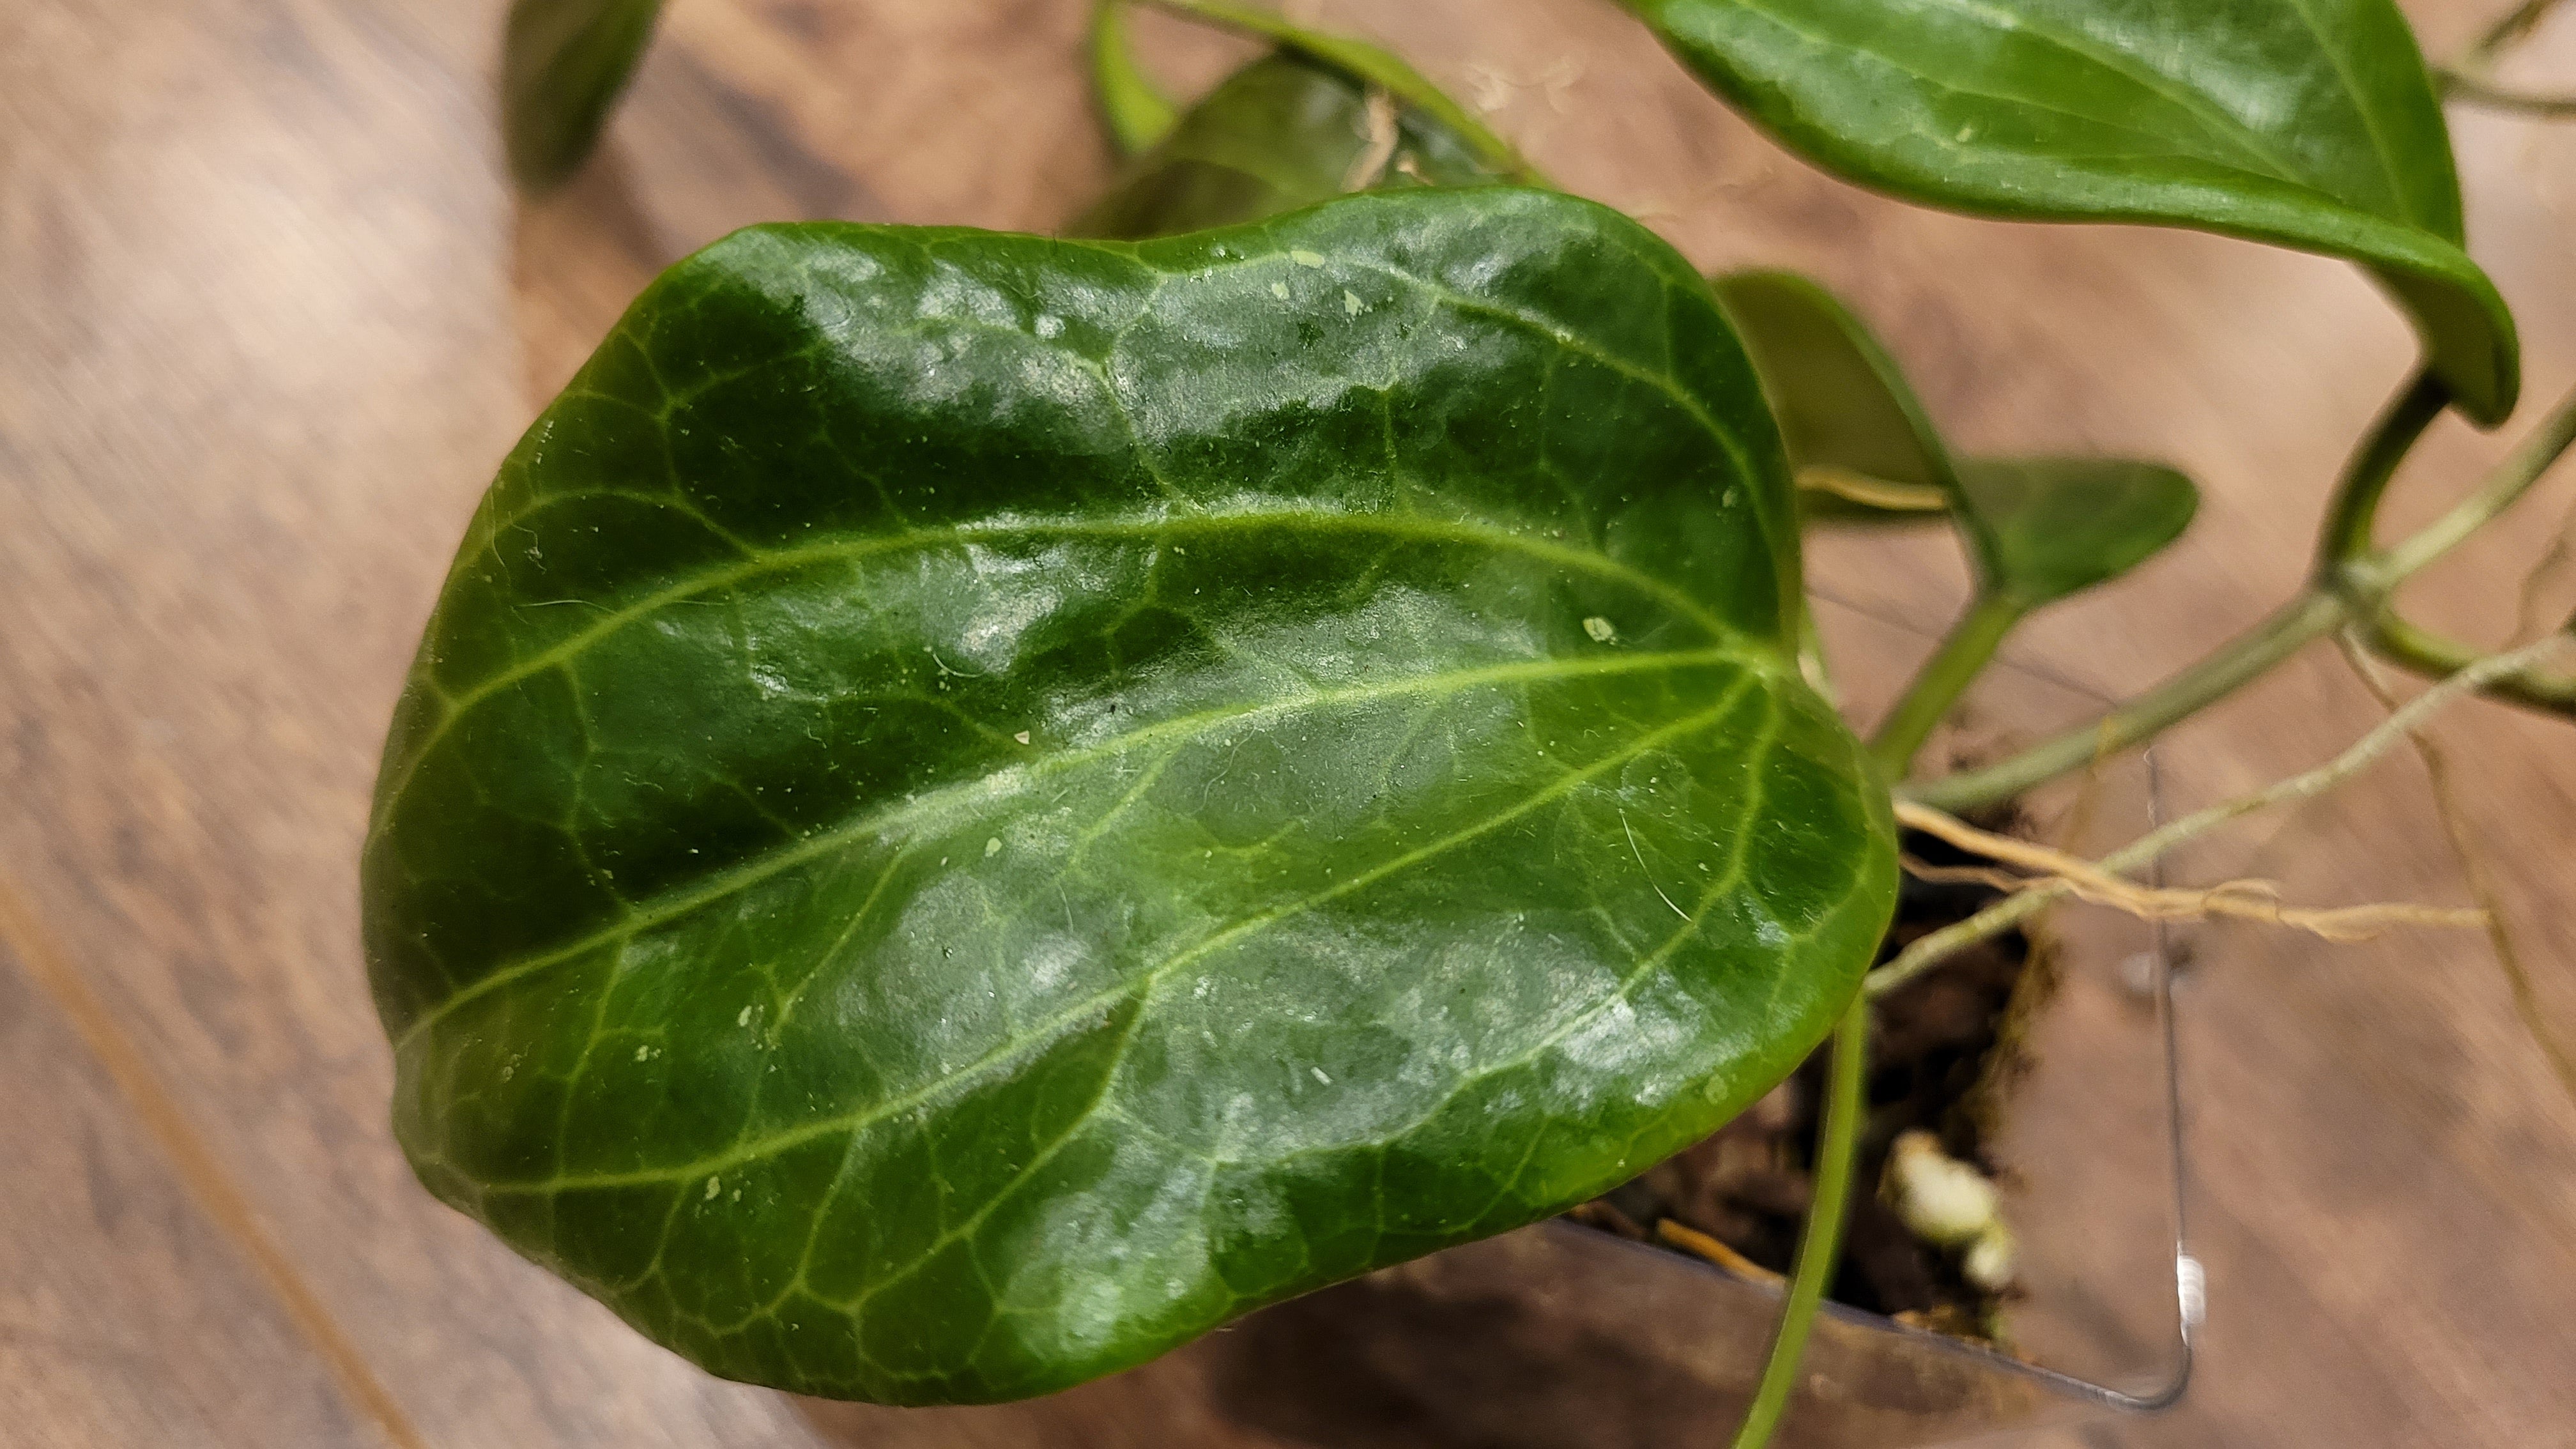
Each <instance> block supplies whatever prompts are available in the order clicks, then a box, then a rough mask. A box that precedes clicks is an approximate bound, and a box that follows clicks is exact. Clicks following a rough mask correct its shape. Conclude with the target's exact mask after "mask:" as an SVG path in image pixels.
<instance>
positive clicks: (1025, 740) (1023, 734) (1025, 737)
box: [1011, 730, 1029, 745]
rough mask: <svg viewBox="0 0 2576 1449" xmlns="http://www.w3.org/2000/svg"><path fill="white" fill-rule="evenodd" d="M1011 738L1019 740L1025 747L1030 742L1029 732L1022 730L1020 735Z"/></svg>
mask: <svg viewBox="0 0 2576 1449" xmlns="http://www.w3.org/2000/svg"><path fill="white" fill-rule="evenodd" d="M1011 738H1012V739H1015V740H1018V741H1019V742H1020V743H1021V744H1024V745H1025V744H1027V743H1028V742H1029V732H1028V731H1027V730H1022V731H1020V732H1019V733H1018V734H1015V735H1013V736H1011Z"/></svg>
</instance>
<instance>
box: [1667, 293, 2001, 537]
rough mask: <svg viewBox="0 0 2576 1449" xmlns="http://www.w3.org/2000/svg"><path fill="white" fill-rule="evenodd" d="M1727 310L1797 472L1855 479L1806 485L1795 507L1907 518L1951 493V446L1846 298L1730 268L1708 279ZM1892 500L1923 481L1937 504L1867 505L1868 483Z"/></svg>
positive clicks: (1853, 516)
mask: <svg viewBox="0 0 2576 1449" xmlns="http://www.w3.org/2000/svg"><path fill="white" fill-rule="evenodd" d="M1713 285H1714V286H1715V287H1716V289H1717V295H1718V298H1719V300H1720V301H1722V302H1724V303H1725V305H1726V312H1727V316H1728V317H1730V318H1731V319H1733V321H1734V323H1735V326H1736V330H1737V332H1738V333H1739V334H1741V335H1742V337H1743V338H1744V346H1745V350H1746V351H1747V352H1749V353H1751V354H1752V357H1753V362H1754V366H1755V368H1756V369H1757V370H1758V371H1759V372H1760V373H1761V376H1762V385H1763V389H1764V391H1765V392H1766V393H1767V394H1768V395H1769V397H1770V400H1771V408H1772V415H1773V416H1774V417H1776V418H1778V419H1779V422H1780V433H1781V440H1782V442H1783V443H1784V444H1785V445H1786V446H1787V448H1788V450H1789V462H1790V464H1791V466H1792V467H1794V468H1796V469H1797V470H1798V474H1799V476H1800V478H1801V479H1802V480H1803V479H1807V478H1812V477H1815V476H1817V475H1818V474H1823V475H1826V476H1827V477H1828V478H1829V479H1835V480H1840V479H1851V480H1858V481H1859V483H1860V485H1861V486H1852V485H1851V484H1850V483H1847V482H1841V483H1832V484H1829V485H1827V486H1802V488H1801V489H1800V492H1799V496H1798V501H1799V506H1800V507H1802V508H1803V509H1805V510H1806V511H1807V512H1808V514H1809V515H1810V516H1811V517H1819V518H1825V519H1830V520H1834V521H1838V522H1867V523H1915V522H1921V521H1924V520H1926V519H1933V518H1938V517H1940V512H1939V511H1938V510H1939V509H1940V508H1946V507H1948V506H1949V502H1948V501H1949V500H1950V499H1951V498H1952V497H1954V496H1955V495H1956V494H1957V493H1958V487H1959V480H1958V473H1957V470H1956V469H1955V467H1954V466H1953V465H1952V463H1951V461H1950V454H1949V450H1948V448H1947V447H1946V446H1945V445H1944V444H1943V443H1942V441H1941V437H1940V434H1939V432H1938V431H1937V430H1936V429H1935V428H1934V427H1933V425H1932V421H1931V419H1930V417H1929V416H1927V415H1926V414H1925V412H1924V410H1923V404H1922V402H1921V401H1920V400H1919V399H1918V398H1917V397H1916V396H1915V393H1914V388H1913V386H1912V384H1910V383H1908V382H1907V381H1906V380H1905V374H1904V372H1903V371H1902V370H1901V369H1900V368H1898V366H1897V365H1896V360H1895V359H1894V358H1892V357H1890V356H1889V355H1888V353H1887V349H1886V348H1885V347H1884V346H1882V345H1881V344H1880V343H1879V341H1878V338H1877V337H1876V336H1875V335H1874V334H1873V333H1872V332H1871V331H1870V330H1869V328H1868V326H1867V325H1866V324H1865V323H1863V322H1862V321H1861V320H1860V318H1859V317H1858V316H1856V315H1854V314H1853V312H1852V311H1851V309H1850V308H1848V307H1846V306H1844V305H1843V303H1842V300H1841V299H1840V298H1838V297H1836V296H1834V295H1833V294H1832V293H1831V292H1829V291H1827V290H1825V289H1824V288H1823V287H1821V286H1819V285H1817V284H1816V283H1815V282H1813V281H1811V280H1809V279H1808V278H1805V277H1802V276H1799V275H1797V274H1796V273H1793V272H1776V271H1748V272H1732V273H1729V274H1727V275H1725V276H1721V277H1717V278H1715V279H1713ZM1873 484H1876V485H1893V489H1894V492H1893V493H1892V494H1891V495H1890V496H1891V497H1892V498H1898V499H1909V498H1910V497H1911V495H1914V494H1917V493H1921V492H1924V491H1927V490H1928V491H1930V492H1932V493H1935V494H1937V495H1938V496H1939V497H1940V499H1941V500H1942V502H1941V503H1940V504H1939V505H1938V506H1937V507H1936V508H1935V509H1934V510H1931V511H1926V510H1925V509H1923V508H1922V507H1920V506H1911V507H1889V506H1873V505H1872V504H1871V503H1870V502H1869V501H1868V500H1869V499H1870V498H1871V497H1873V496H1874V490H1873V489H1872V487H1871V486H1869V485H1873Z"/></svg>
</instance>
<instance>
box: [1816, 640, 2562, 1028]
mask: <svg viewBox="0 0 2576 1449" xmlns="http://www.w3.org/2000/svg"><path fill="white" fill-rule="evenodd" d="M2568 647H2569V637H2568V636H2566V635H2553V636H2551V637H2549V638H2547V639H2543V640H2541V641H2540V642H2538V643H2536V644H2531V645H2527V646H2525V647H2523V648H2520V649H2516V650H2513V651H2512V652H2510V653H2505V654H2493V655H2489V656H2488V657H2486V658H2484V659H2481V660H2478V661H2477V662H2476V663H2474V664H2471V665H2470V666H2468V667H2467V668H2465V669H2462V670H2459V671H2458V672H2456V673H2454V674H2452V675H2451V676H2450V677H2449V678H2447V679H2445V680H2443V681H2441V682H2440V683H2438V684H2435V685H2434V686H2433V687H2431V688H2430V689H2427V690H2425V691H2424V692H2423V693H2422V694H2419V695H2417V696H2415V697H2414V698H2413V699H2411V700H2408V701H2407V702H2406V704H2405V707H2404V708H2402V709H2399V710H2397V711H2396V712H2395V713H2393V714H2391V715H2389V716H2388V717H2387V718H2386V719H2384V720H2382V721H2381V722H2380V723H2379V724H2378V725H2377V726H2376V727H2375V728H2373V729H2372V730H2371V731H2370V732H2369V733H2368V734H2365V735H2363V736H2362V737H2361V738H2360V739H2359V740H2356V741H2354V742H2353V744H2352V746H2351V747H2350V748H2348V749H2346V750H2345V751H2344V752H2343V753H2342V754H2340V755H2337V756H2335V757H2334V758H2333V759H2331V760H2328V761H2327V762H2326V763H2324V764H2322V765H2319V766H2318V767H2316V768H2315V769H2313V770H2309V771H2307V772H2305V773H2303V774H2298V775H2293V776H2291V777H2290V778H2288V779H2286V780H2282V781H2279V782H2278V783H2276V784H2273V785H2271V786H2269V787H2267V788H2265V789H2262V790H2258V791H2256V792H2254V793H2253V794H2251V795H2246V796H2242V797H2240V798H2238V799H2234V800H2229V801H2225V802H2222V803H2220V804H2217V805H2212V806H2210V807H2209V808H2207V809H2205V810H2198V811H2194V812H2193V813H2191V814H2189V815H2186V816H2184V817H2182V818H2181V819H2179V820H2176V821H2174V822H2173V823H2172V824H2170V825H2166V826H2164V827H2162V828H2161V829H2158V830H2153V831H2150V832H2148V833H2147V834H2145V835H2142V836H2140V837H2138V838H2137V839H2136V840H2134V841H2132V842H2130V843H2129V844H2127V845H2125V846H2122V847H2121V848H2120V849H2118V850H2115V851H2113V852H2111V853H2110V854H2109V855H2106V856H2104V857H2102V858H2101V860H2099V861H2097V862H2095V864H2096V865H2097V866H2098V867H2099V868H2100V869H2101V870H2103V871H2105V872H2107V873H2109V874H2113V875H2123V874H2126V873H2128V872H2130V871H2133V870H2136V869H2138V868H2139V867H2141V866H2143V865H2146V864H2147V863H2148V862H2150V861H2153V860H2154V859H2155V858H2156V857H2158V856H2160V855H2162V854H2164V853H2165V852H2166V851H2168V850H2171V849H2173V848H2174V847H2175V846H2177V845H2180V844H2182V843H2183V842H2185V841H2187V840H2191V839H2193V838H2195V837H2197V836H2201V835H2205V834H2207V833H2209V832H2210V831H2212V830H2215V829H2217V828H2218V827H2219V826H2221V825H2224V824H2226V823H2228V822H2229V821H2231V820H2235V819H2237V818H2239V817H2241V816H2245V815H2250V814H2252V813H2254V812H2255V811H2257V810H2265V809H2269V808H2271V807H2272V806H2275V805H2287V804H2291V803H2293V802H2296V801H2300V800H2307V799H2312V798H2314V797H2315V796H2318V795H2322V794H2324V793H2325V792H2326V791H2328V790H2331V789H2333V788H2334V787H2335V786H2337V785H2339V784H2341V783H2343V782H2344V781H2345V780H2347V779H2349V778H2351V777H2352V776H2354V775H2356V774H2359V773H2360V772H2361V771H2362V770H2364V769H2366V768H2368V767H2369V766H2370V764H2371V762H2372V761H2374V760H2377V759H2378V758H2379V757H2380V756H2381V755H2383V754H2386V753H2387V752H2388V750H2389V748H2390V747H2391V746H2393V745H2395V744H2396V743H2397V742H2398V741H2400V740H2402V739H2405V738H2406V737H2407V736H2408V735H2409V734H2411V733H2412V732H2413V731H2415V730H2416V729H2418V728H2420V727H2421V726H2422V725H2423V723H2424V722H2425V721H2426V720H2428V719H2430V718H2432V716H2433V715H2434V714H2435V713H2436V712H2438V711H2439V710H2441V709H2442V708H2443V707H2444V706H2445V705H2448V704H2450V703H2451V702H2452V701H2454V700H2456V699H2459V698H2461V697H2462V696H2464V695H2468V694H2473V693H2476V692H2478V691H2480V690H2483V689H2485V688H2487V687H2488V686H2490V685H2492V684H2493V683H2494V682H2495V681H2497V680H2499V679H2503V678H2506V677H2508V676H2510V675H2513V674H2515V673H2517V672H2519V671H2521V670H2523V669H2526V668H2529V667H2530V666H2532V665H2535V664H2539V663H2541V662H2543V661H2544V660H2546V659H2548V658H2549V656H2550V655H2552V654H2554V653H2557V652H2559V651H2561V650H2564V649H2567V648H2568ZM2072 890H2073V885H2072V884H2071V883H2069V882H2063V881H2057V882H2050V883H2047V884H2043V885H2036V886H2033V887H2031V888H2030V889H2029V890H2026V891H2023V892H2021V893H2019V894H2017V895H2015V896H2013V897H2011V898H2010V899H2007V900H2003V901H1998V902H1996V903H1995V904H1994V905H1991V906H1988V907H1987V908H1986V909H1984V910H1982V911H1979V912H1977V913H1976V914H1975V915H1973V916H1970V917H1969V918H1968V919H1966V920H1964V921H1960V922H1958V923H1956V924H1954V925H1949V926H1944V927H1942V928H1941V929H1940V930H1937V931H1934V932H1932V933H1931V934H1929V935H1927V936H1923V937H1921V938H1919V939H1917V940H1916V941H1915V942H1914V943H1913V944H1912V945H1910V946H1907V947H1906V948H1905V949H1904V950H1903V951H1900V952H1898V953H1897V956H1896V959H1895V960H1893V961H1890V962H1888V963H1887V964H1886V965H1884V966H1881V967H1879V968H1878V969H1877V970H1875V971H1872V972H1871V973H1869V975H1868V976H1867V977H1866V978H1864V979H1863V981H1862V984H1861V990H1862V994H1863V996H1864V997H1865V998H1866V999H1868V1000H1872V1001H1875V1000H1877V999H1878V998H1879V997H1882V996H1885V995H1886V994H1887V993H1888V992H1890V991H1893V990H1895V989H1896V988H1897V987H1899V986H1902V985H1904V984H1905V983H1906V982H1908V981H1911V980H1913V979H1914V978H1915V977H1917V976H1920V975H1922V974H1923V973H1924V972H1925V971H1928V970H1930V969H1931V968H1932V967H1934V966H1937V965H1939V964H1940V963H1941V962H1942V961H1943V960H1945V959H1947V958H1948V957H1949V956H1951V955H1952V954H1954V953H1956V952H1958V951H1960V950H1963V949H1965V948H1966V947H1968V946H1971V945H1974V944H1976V943H1977V942H1979V941H1983V940H1986V939H1988V938H1989V937H1992V936H1996V935H2000V934H2002V933H2003V932H2004V931H2007V930H2010V929H2011V928H2012V927H2014V926H2016V925H2019V924H2020V923H2021V922H2023V921H2025V920H2028V919H2029V918H2030V917H2032V916H2034V915H2037V914H2038V913H2039V912H2040V911H2042V910H2044V909H2046V908H2047V907H2048V906H2049V905H2050V904H2051V903H2053V902H2055V901H2057V900H2059V899H2061V898H2063V897H2065V896H2066V895H2068V894H2069V893H2070V892H2071V891H2072Z"/></svg>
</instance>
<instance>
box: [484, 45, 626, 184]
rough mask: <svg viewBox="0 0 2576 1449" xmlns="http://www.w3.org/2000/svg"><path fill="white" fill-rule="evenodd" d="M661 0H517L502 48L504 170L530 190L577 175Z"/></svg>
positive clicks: (621, 89)
mask: <svg viewBox="0 0 2576 1449" xmlns="http://www.w3.org/2000/svg"><path fill="white" fill-rule="evenodd" d="M661 9H662V0H517V3H516V4H514V5H512V6H511V7H510V21H509V26H508V29H507V32H506V34H505V38H504V40H503V42H502V50H501V121H502V132H503V135H504V138H505V139H506V140H507V141H508V143H509V152H510V170H511V173H512V174H513V175H515V176H517V177H518V178H519V183H520V184H521V185H523V186H527V187H530V188H541V187H547V186H553V185H555V184H557V183H558V182H561V181H563V180H564V179H565V178H566V177H569V176H570V175H572V173H573V172H574V171H575V170H576V169H578V168H579V167H580V165H581V163H582V161H583V159H584V158H586V157H588V156H589V155H590V148H591V147H592V146H594V145H596V144H597V143H598V141H599V133H600V131H601V129H602V128H603V127H605V126H606V125H607V124H608V113H609V111H610V109H611V108H613V107H614V106H615V105H616V104H617V97H618V94H619V93H620V92H622V91H624V90H625V89H626V82H627V80H628V78H629V77H630V76H632V75H633V73H634V70H635V62H636V61H637V60H638V59H639V58H641V57H642V56H643V54H644V44H645V42H646V41H648V40H650V39H651V38H652V35H653V20H654V17H655V16H656V15H657V14H659V13H660V11H661Z"/></svg>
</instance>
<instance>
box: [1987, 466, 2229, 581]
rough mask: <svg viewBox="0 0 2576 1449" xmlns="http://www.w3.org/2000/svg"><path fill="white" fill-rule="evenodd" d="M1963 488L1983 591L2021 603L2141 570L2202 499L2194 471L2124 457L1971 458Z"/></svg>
mask: <svg viewBox="0 0 2576 1449" xmlns="http://www.w3.org/2000/svg"><path fill="white" fill-rule="evenodd" d="M1959 489H1960V495H1959V496H1960V505H1959V510H1958V513H1959V521H1960V532H1961V533H1962V534H1963V535H1965V536H1966V538H1967V540H1968V545H1969V551H1970V553H1971V555H1972V556H1973V557H1974V559H1975V561H1976V564H1977V573H1978V578H1979V583H1980V586H1981V589H1982V591H1983V592H1984V593H1986V594H1989V595H1992V596H1996V597H2000V598H2005V599H2009V600H2011V601H2013V602H2015V603H2017V604H2019V605H2021V606H2022V607H2023V608H2024V609H2035V608H2038V607H2039V606H2041V605H2042V604H2047V603H2053V602H2055V601H2056V600H2058V599H2062V598H2065V597H2066V596H2067V595H2069V594H2072V593H2077V592H2080V591H2082V590H2084V589H2089V588H2091V587H2093V586H2094V585H2095V584H2099V583H2105V582H2108V581H2109V580H2111V579H2115V578H2118V577H2119V576H2120V575H2122V574H2124V573H2127V572H2128V571H2129V570H2131V569H2133V568H2136V567H2137V566H2138V565H2139V564H2141V563H2144V562H2145V561H2146V560H2147V559H2149V558H2151V557H2153V556H2154V555H2155V554H2156V553H2157V552H2158V551H2159V550H2161V549H2162V548H2163V547H2164V546H2165V545H2166V544H2169V543H2171V542H2173V541H2174V540H2175V539H2176V538H2178V537H2180V536H2181V535H2182V531H2183V529H2184V528H2185V527H2186V526H2188V525H2189V524H2190V522H2191V516H2192V514H2193V512H2194V511H2196V510H2197V509H2198V508H2199V506H2200V490H2199V489H2197V488H2195V487H2193V486H2192V482H2191V480H2190V479H2189V478H2187V477H2184V476H2183V475H2182V474H2181V473H2178V472H2176V471H2175V470H2173V469H2171V468H2167V467H2165V466H2163V465H2162V464H2157V463H2142V462H2138V461H2136V460H2134V459H2127V458H1971V459H1968V460H1967V461H1965V462H1963V463H1961V464H1960V466H1959Z"/></svg>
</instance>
